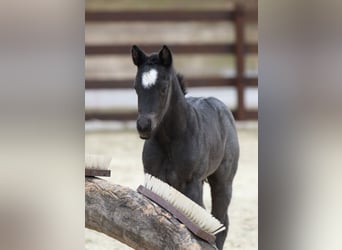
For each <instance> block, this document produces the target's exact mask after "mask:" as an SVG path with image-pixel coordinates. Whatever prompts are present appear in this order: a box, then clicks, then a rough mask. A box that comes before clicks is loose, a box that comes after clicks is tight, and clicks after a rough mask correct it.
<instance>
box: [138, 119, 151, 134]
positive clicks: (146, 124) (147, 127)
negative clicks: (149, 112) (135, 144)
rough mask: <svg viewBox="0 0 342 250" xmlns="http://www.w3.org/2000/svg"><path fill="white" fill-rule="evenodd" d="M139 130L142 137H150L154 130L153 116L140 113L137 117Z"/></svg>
mask: <svg viewBox="0 0 342 250" xmlns="http://www.w3.org/2000/svg"><path fill="white" fill-rule="evenodd" d="M137 130H138V132H139V135H140V138H141V139H149V138H150V137H151V132H152V121H151V118H149V117H146V116H140V115H139V117H138V119H137Z"/></svg>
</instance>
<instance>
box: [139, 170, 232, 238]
mask: <svg viewBox="0 0 342 250" xmlns="http://www.w3.org/2000/svg"><path fill="white" fill-rule="evenodd" d="M138 192H139V193H141V194H143V195H144V196H146V197H147V198H149V199H151V200H152V201H154V202H155V203H157V204H158V205H160V206H161V207H163V208H164V209H166V210H167V211H168V212H170V213H171V214H172V215H173V216H175V217H176V218H177V219H178V220H180V221H181V222H182V223H183V224H184V225H185V226H186V227H187V228H188V229H189V230H190V231H191V232H192V233H194V234H195V235H197V236H198V237H200V238H201V239H204V240H206V241H208V242H209V243H214V242H215V239H216V236H215V234H218V233H219V232H221V231H224V230H225V229H226V228H225V226H224V225H222V223H221V222H220V221H219V220H217V219H216V218H215V217H214V216H212V215H211V214H210V213H209V212H208V211H207V210H205V209H204V208H203V207H201V206H199V205H198V204H197V203H195V202H193V201H192V200H191V199H189V198H188V197H186V196H185V195H183V194H182V193H181V192H179V191H177V190H176V189H174V188H173V187H171V186H170V185H168V184H167V183H165V182H163V181H161V180H159V179H158V178H156V177H153V176H151V175H149V174H145V186H141V185H140V186H139V187H138Z"/></svg>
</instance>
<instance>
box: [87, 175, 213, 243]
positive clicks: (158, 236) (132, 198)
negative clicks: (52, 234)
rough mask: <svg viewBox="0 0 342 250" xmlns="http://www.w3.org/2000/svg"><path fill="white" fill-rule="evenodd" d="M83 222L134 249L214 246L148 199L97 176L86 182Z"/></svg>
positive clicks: (88, 226)
mask: <svg viewBox="0 0 342 250" xmlns="http://www.w3.org/2000/svg"><path fill="white" fill-rule="evenodd" d="M85 224H86V227H87V228H89V229H93V230H96V231H98V232H101V233H104V234H106V235H108V236H110V237H112V238H114V239H117V240H119V241H121V242H123V243H125V244H127V245H128V246H130V247H132V248H134V249H148V250H154V249H158V250H159V249H177V250H178V249H179V250H182V249H184V250H189V249H208V250H209V249H210V250H212V249H216V247H215V246H212V245H210V244H209V243H207V242H205V241H203V240H201V239H199V238H198V237H196V236H195V235H193V234H192V233H191V232H190V231H189V230H188V229H187V228H186V227H185V226H184V225H183V224H181V223H180V222H179V221H178V220H177V219H175V218H174V217H173V216H172V215H171V214H169V213H168V212H167V211H166V210H164V209H163V208H161V207H159V206H158V205H156V204H155V203H153V202H152V201H150V200H149V199H148V198H146V197H144V196H143V195H141V194H139V193H137V192H135V191H133V190H131V189H129V188H127V187H123V186H120V185H115V184H111V183H109V182H108V181H105V180H103V179H99V178H92V177H87V178H86V181H85Z"/></svg>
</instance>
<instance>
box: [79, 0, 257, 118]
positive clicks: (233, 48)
mask: <svg viewBox="0 0 342 250" xmlns="http://www.w3.org/2000/svg"><path fill="white" fill-rule="evenodd" d="M85 20H86V22H136V21H143V22H188V21H192V22H193V21H196V22H217V21H227V22H232V23H233V24H234V30H235V38H236V39H235V41H234V42H233V43H225V44H222V43H209V44H208V43H205V44H168V46H169V47H170V48H171V50H172V51H173V52H174V53H176V54H220V55H221V54H224V53H229V54H232V55H234V56H235V58H236V60H235V69H236V75H235V77H230V78H223V77H219V76H217V77H216V76H215V77H198V78H187V83H188V84H187V85H188V86H189V87H209V86H210V87H213V86H221V87H222V86H234V87H235V88H236V89H237V95H238V96H237V97H238V98H237V100H238V103H237V109H236V110H233V114H234V116H235V118H236V119H237V120H247V119H248V120H249V119H258V111H257V110H247V109H246V107H245V103H244V90H245V88H246V87H251V86H253V87H257V86H258V78H257V77H246V76H245V56H246V55H247V54H257V53H258V45H257V43H250V44H248V43H246V42H245V24H246V23H247V22H257V12H256V11H248V12H247V11H245V9H244V8H243V7H242V6H240V5H237V6H236V8H234V9H233V10H218V11H214V10H208V11H179V10H177V11H172V10H163V11H159V10H158V11H120V12H113V11H111V12H100V11H97V12H86V13H85ZM139 45H140V44H139ZM160 46H161V45H160V44H146V45H141V48H142V49H144V50H145V51H157V50H159V49H160ZM130 51H131V45H130V44H122V45H121V44H119V45H86V47H85V54H86V56H95V55H97V56H98V55H122V54H127V55H128V54H129V53H130ZM132 85H133V79H132V80H127V79H105V80H103V79H101V80H97V79H86V81H85V88H86V89H116V88H132ZM132 91H133V90H132ZM136 117H137V113H136V112H126V113H101V112H92V113H90V112H87V113H86V114H85V119H86V120H91V119H100V120H134V119H136Z"/></svg>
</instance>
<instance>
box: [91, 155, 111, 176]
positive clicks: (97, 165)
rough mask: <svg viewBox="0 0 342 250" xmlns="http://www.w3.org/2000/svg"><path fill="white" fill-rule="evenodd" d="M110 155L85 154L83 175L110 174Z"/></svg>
mask: <svg viewBox="0 0 342 250" xmlns="http://www.w3.org/2000/svg"><path fill="white" fill-rule="evenodd" d="M111 160H112V157H109V156H102V155H86V156H85V176H110V170H109V164H110V162H111Z"/></svg>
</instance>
